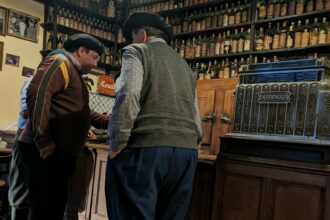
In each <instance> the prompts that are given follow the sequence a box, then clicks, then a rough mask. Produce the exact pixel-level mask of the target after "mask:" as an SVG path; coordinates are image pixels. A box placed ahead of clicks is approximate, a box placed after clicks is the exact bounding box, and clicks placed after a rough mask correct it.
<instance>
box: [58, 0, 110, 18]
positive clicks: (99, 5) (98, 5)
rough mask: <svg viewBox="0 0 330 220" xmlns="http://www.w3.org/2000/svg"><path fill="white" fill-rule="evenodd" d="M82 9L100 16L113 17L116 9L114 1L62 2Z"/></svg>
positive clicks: (84, 0) (70, 0)
mask: <svg viewBox="0 0 330 220" xmlns="http://www.w3.org/2000/svg"><path fill="white" fill-rule="evenodd" d="M64 1H66V2H70V3H72V4H75V5H77V6H79V7H82V8H88V9H90V10H92V11H94V12H96V13H98V14H100V15H103V16H107V17H112V18H114V17H115V14H116V8H115V1H114V0H79V1H77V0H64Z"/></svg>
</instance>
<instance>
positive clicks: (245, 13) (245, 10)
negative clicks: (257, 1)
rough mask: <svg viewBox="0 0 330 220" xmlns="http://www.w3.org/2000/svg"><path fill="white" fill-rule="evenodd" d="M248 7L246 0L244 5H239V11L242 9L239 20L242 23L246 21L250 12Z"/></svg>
mask: <svg viewBox="0 0 330 220" xmlns="http://www.w3.org/2000/svg"><path fill="white" fill-rule="evenodd" d="M249 9H250V5H249V4H248V2H247V0H245V2H244V6H242V5H241V11H242V15H241V21H242V23H245V22H248V18H249V16H250V14H249V13H248V12H249Z"/></svg>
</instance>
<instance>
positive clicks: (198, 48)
mask: <svg viewBox="0 0 330 220" xmlns="http://www.w3.org/2000/svg"><path fill="white" fill-rule="evenodd" d="M172 47H173V48H174V49H175V50H176V51H177V52H178V53H179V54H180V55H181V57H184V58H188V59H189V58H198V57H205V56H217V55H222V54H229V53H242V52H247V51H250V29H248V30H247V31H244V28H241V30H240V32H238V30H237V29H235V32H234V33H232V34H231V33H230V30H228V31H227V32H223V33H219V34H218V36H217V37H216V35H215V34H213V35H212V36H210V37H206V35H204V37H203V38H202V37H201V36H199V37H198V38H197V39H196V38H192V39H187V40H181V42H179V41H178V40H176V41H175V42H174V43H173V44H172Z"/></svg>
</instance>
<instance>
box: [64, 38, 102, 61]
mask: <svg viewBox="0 0 330 220" xmlns="http://www.w3.org/2000/svg"><path fill="white" fill-rule="evenodd" d="M80 46H84V47H86V48H87V49H90V50H94V51H95V52H97V53H98V54H99V55H100V56H101V55H102V53H103V44H102V43H101V42H100V41H99V40H97V39H96V38H95V37H92V36H90V35H89V34H74V35H72V36H70V37H69V39H68V40H66V41H65V43H64V45H63V47H64V49H66V50H69V51H72V49H73V50H76V49H78V48H79V47H80Z"/></svg>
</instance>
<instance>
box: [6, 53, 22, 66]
mask: <svg viewBox="0 0 330 220" xmlns="http://www.w3.org/2000/svg"><path fill="white" fill-rule="evenodd" d="M19 59H20V57H19V56H16V55H13V54H9V53H7V54H6V60H5V63H6V64H7V65H10V66H16V67H19Z"/></svg>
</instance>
